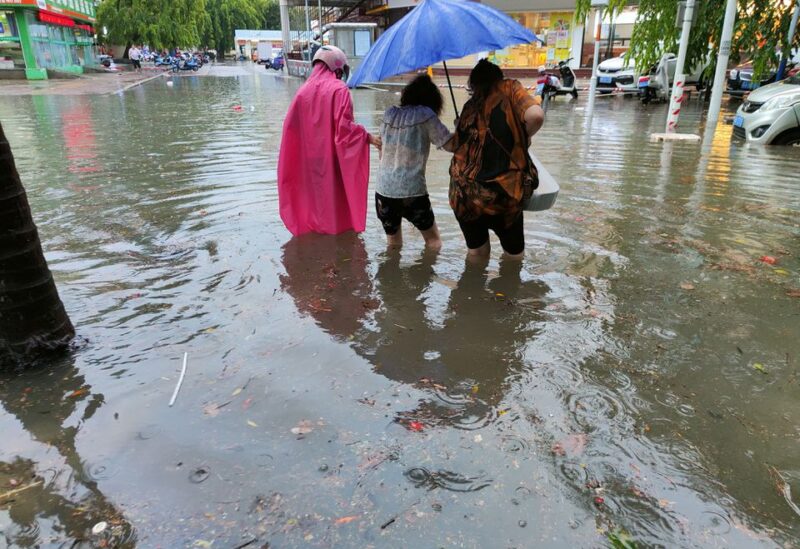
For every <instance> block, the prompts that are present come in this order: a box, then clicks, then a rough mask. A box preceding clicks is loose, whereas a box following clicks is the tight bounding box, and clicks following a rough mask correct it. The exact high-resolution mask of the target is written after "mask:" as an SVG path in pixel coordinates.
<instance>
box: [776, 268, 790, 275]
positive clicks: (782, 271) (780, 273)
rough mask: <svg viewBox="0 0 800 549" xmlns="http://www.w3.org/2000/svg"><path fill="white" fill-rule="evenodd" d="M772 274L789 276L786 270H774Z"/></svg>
mask: <svg viewBox="0 0 800 549" xmlns="http://www.w3.org/2000/svg"><path fill="white" fill-rule="evenodd" d="M773 272H774V273H775V274H779V275H781V276H787V275H788V274H789V271H787V270H786V269H775V270H774V271H773Z"/></svg>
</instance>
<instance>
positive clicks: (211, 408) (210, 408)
mask: <svg viewBox="0 0 800 549" xmlns="http://www.w3.org/2000/svg"><path fill="white" fill-rule="evenodd" d="M203 413H204V414H205V415H207V416H210V417H217V416H218V415H219V406H217V403H216V402H212V403H211V404H207V405H205V406H203Z"/></svg>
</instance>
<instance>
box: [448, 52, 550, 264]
mask: <svg viewBox="0 0 800 549" xmlns="http://www.w3.org/2000/svg"><path fill="white" fill-rule="evenodd" d="M468 85H469V89H470V92H471V93H472V98H471V99H470V100H469V101H467V103H466V104H465V105H464V109H463V111H462V113H461V117H460V118H459V119H458V125H457V127H456V135H455V138H454V143H453V148H454V154H453V161H452V162H451V164H450V206H451V207H452V208H453V212H454V213H455V215H456V219H457V220H458V224H459V225H460V226H461V232H462V233H464V239H465V240H466V242H467V248H469V255H470V256H473V257H487V256H488V255H489V252H490V247H489V230H492V231H493V232H494V233H495V234H496V235H497V236H498V238H499V239H500V245H501V246H502V247H503V250H504V251H505V253H506V257H510V258H513V259H521V258H522V255H523V252H524V250H525V236H524V232H523V225H522V211H523V206H524V204H525V201H526V200H528V199H529V198H530V196H531V194H532V193H533V190H534V189H535V188H536V187H537V186H538V184H539V178H538V174H537V173H536V168H535V167H534V166H533V163H532V162H531V160H530V158H529V155H528V146H529V145H530V138H531V137H532V136H533V134H535V133H536V132H537V131H539V128H541V127H542V124H543V123H544V111H543V110H542V108H541V107H540V106H539V103H540V101H539V100H538V99H534V98H533V97H531V96H530V95H529V94H528V92H527V91H526V90H525V88H524V87H523V86H522V84H520V83H519V82H518V81H517V80H505V79H504V77H503V71H502V70H500V67H498V66H497V65H494V64H492V63H490V62H489V61H487V60H486V59H482V60H481V61H479V62H478V64H477V65H476V66H475V68H474V69H472V73H471V74H470V76H469V83H468Z"/></svg>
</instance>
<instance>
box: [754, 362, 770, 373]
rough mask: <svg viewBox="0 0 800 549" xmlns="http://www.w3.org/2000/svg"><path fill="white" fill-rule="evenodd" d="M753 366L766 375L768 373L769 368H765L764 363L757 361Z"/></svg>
mask: <svg viewBox="0 0 800 549" xmlns="http://www.w3.org/2000/svg"><path fill="white" fill-rule="evenodd" d="M753 368H754V369H755V370H758V371H759V372H761V373H762V374H765V375H766V373H767V370H766V369H765V368H764V365H763V364H761V363H760V362H756V363H755V364H753Z"/></svg>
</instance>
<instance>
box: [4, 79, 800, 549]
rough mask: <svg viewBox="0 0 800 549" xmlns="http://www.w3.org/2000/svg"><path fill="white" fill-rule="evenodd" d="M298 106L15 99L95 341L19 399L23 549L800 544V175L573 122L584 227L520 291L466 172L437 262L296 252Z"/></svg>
mask: <svg viewBox="0 0 800 549" xmlns="http://www.w3.org/2000/svg"><path fill="white" fill-rule="evenodd" d="M226 70H228V69H226ZM229 70H231V71H236V70H238V69H236V67H232V68H231V69H229ZM242 70H243V72H248V71H249V69H248V70H244V69H242ZM236 74H238V72H237V73H236ZM298 86H299V82H297V81H295V80H293V79H289V78H283V77H280V76H279V75H276V74H272V73H270V72H267V71H264V72H263V73H262V72H260V71H256V72H254V73H253V72H252V71H251V74H238V76H234V75H232V76H220V77H218V78H202V77H192V76H189V77H184V78H180V79H176V81H175V82H174V84H173V85H172V86H168V85H167V83H166V79H157V80H154V81H152V82H149V83H146V84H144V85H142V86H138V87H135V88H133V89H131V90H129V91H127V92H125V93H123V94H114V95H104V96H75V97H63V96H25V97H2V99H0V119H2V121H3V125H4V128H5V131H6V133H7V135H8V137H9V139H10V141H11V145H12V147H13V150H14V152H15V155H16V160H17V165H18V168H19V171H20V173H21V175H22V178H23V181H24V183H25V185H26V187H27V189H28V193H29V196H30V200H31V205H32V208H33V211H34V215H35V218H36V220H37V222H38V225H39V230H40V233H41V236H42V241H43V243H44V247H45V251H46V254H47V257H48V260H49V262H50V266H51V268H52V269H53V271H54V273H55V276H56V280H57V283H58V285H59V289H60V292H61V295H62V298H63V300H64V302H65V305H66V308H67V310H68V311H69V312H70V314H71V316H72V319H73V321H74V323H75V325H76V326H77V327H78V332H79V334H80V336H81V338H82V339H83V340H85V341H84V343H83V345H82V346H81V347H80V348H79V349H78V350H76V351H75V352H74V353H73V354H72V355H71V356H70V357H68V358H64V359H63V360H61V361H59V362H57V363H50V364H45V365H42V367H41V368H40V369H37V370H32V371H29V372H27V373H24V374H21V375H10V374H3V375H2V376H1V377H0V406H2V412H0V432H2V434H3V436H2V440H3V442H2V445H0V546H3V545H4V544H5V545H7V546H10V547H38V546H55V547H100V546H114V547H134V546H140V547H159V546H160V547H192V546H193V547H228V548H232V547H244V546H247V547H266V546H271V547H301V546H302V547H330V546H347V547H385V546H388V547H416V546H418V547H428V546H441V547H453V546H463V547H533V546H548V547H603V546H611V545H612V544H615V543H616V544H617V545H616V546H625V545H624V544H625V543H632V542H635V543H636V544H638V545H639V546H663V547H678V546H680V547H792V546H795V544H796V541H797V539H798V536H799V535H800V522H798V521H799V520H800V517H798V513H799V512H800V509H798V507H797V505H798V504H800V495H798V494H799V493H800V466H799V465H798V464H800V451H799V450H798V448H800V446H799V445H798V437H800V429H799V428H798V425H800V417H798V416H799V415H800V409H799V408H798V406H797V402H798V397H800V388H798V384H799V383H800V382H799V381H798V379H797V365H798V360H799V359H800V357H798V354H799V352H800V338H798V337H797V333H798V328H797V327H798V325H800V324H799V323H798V321H799V320H800V299H798V295H800V292H799V291H798V288H800V274H799V273H800V239H799V238H798V237H799V236H800V223H798V219H799V218H798V213H799V212H800V189H798V187H797V178H796V168H797V165H798V161H800V151H798V150H797V149H785V148H768V149H765V148H754V147H748V146H745V145H743V144H741V143H736V142H733V143H732V142H731V138H730V133H731V132H730V127H729V126H723V125H721V126H720V127H719V128H718V129H717V131H716V133H715V134H714V135H713V138H709V139H708V140H707V141H706V142H705V143H704V144H703V145H697V144H686V143H667V144H651V143H649V141H648V138H647V137H648V135H649V133H651V132H660V131H662V128H663V124H664V116H665V106H663V105H661V106H657V105H653V106H650V107H647V108H645V107H642V106H641V105H639V104H638V103H637V102H636V101H635V100H632V99H630V98H624V97H614V98H608V99H603V100H601V101H598V105H597V108H596V110H595V116H594V120H593V122H592V125H590V124H589V123H588V122H587V120H586V117H585V106H586V105H585V97H582V98H581V99H580V100H579V101H578V102H577V103H571V102H569V101H567V100H564V99H563V98H559V99H558V100H557V101H556V102H555V103H554V104H552V106H551V108H550V110H549V113H548V119H547V122H546V125H545V127H544V129H543V130H542V132H541V133H540V134H539V135H538V136H537V137H536V138H535V140H534V146H535V150H536V153H537V155H538V156H539V157H540V158H541V159H542V161H543V162H544V163H545V165H546V166H547V167H548V168H549V169H550V170H551V171H552V173H553V174H554V175H555V176H556V178H557V179H558V180H559V181H560V183H561V185H562V192H561V196H560V197H559V199H558V202H557V204H556V206H555V208H554V209H553V210H550V211H548V212H543V213H538V214H526V216H527V217H526V224H525V230H526V241H527V251H526V259H525V261H524V262H523V263H522V264H519V263H516V264H515V263H506V262H501V261H498V259H497V255H498V253H497V243H496V241H493V245H494V247H495V253H494V257H493V259H492V260H491V261H490V262H489V264H488V265H485V266H483V265H472V264H467V263H466V262H465V260H464V256H465V248H464V245H463V241H462V238H461V235H460V232H459V229H458V225H457V224H456V223H455V221H454V219H453V217H452V213H451V212H450V209H449V207H448V205H447V184H448V180H447V167H448V157H447V155H446V153H443V152H440V151H434V152H432V154H431V162H430V164H429V169H428V173H429V189H430V192H431V199H432V202H433V204H434V209H435V212H436V215H437V219H438V223H439V226H440V228H441V230H442V234H443V239H444V242H445V246H444V249H443V251H442V253H441V254H439V256H438V257H431V256H429V255H426V254H425V253H424V252H423V249H422V243H421V239H420V238H417V237H416V235H413V233H412V232H411V231H409V227H408V226H406V227H405V230H406V232H407V238H406V247H405V248H404V250H403V251H402V253H401V254H397V253H393V252H387V251H386V249H385V239H384V236H383V234H382V230H381V227H380V224H379V223H378V222H377V220H376V219H375V217H374V214H373V213H372V212H371V211H370V214H369V221H368V226H367V230H366V232H365V233H364V234H363V235H360V236H355V235H352V234H346V235H341V236H338V237H318V236H307V237H303V238H299V239H290V235H289V234H288V233H287V231H286V230H285V229H284V228H283V226H282V224H281V222H280V219H279V217H278V209H277V193H276V182H275V177H276V162H277V147H278V141H279V137H280V127H281V120H282V117H283V114H284V113H285V111H286V108H287V105H288V102H289V101H290V98H291V96H292V94H293V92H294V91H295V90H296V88H297V87H298ZM395 92H396V90H394V89H393V90H390V91H387V92H380V91H374V90H358V91H355V92H354V102H355V107H356V117H357V119H358V120H359V121H360V122H362V123H364V124H365V125H367V126H368V127H369V128H371V129H375V128H376V127H377V124H378V120H379V118H380V114H381V113H382V111H383V109H384V108H385V107H387V106H388V105H390V104H392V103H393V102H395V101H397V99H398V96H397V95H396V93H395ZM457 97H458V98H459V100H460V101H462V102H463V100H464V99H465V97H466V96H465V94H464V92H463V91H461V90H459V91H458V92H457ZM238 107H241V108H238ZM448 109H451V107H449V106H448ZM452 118H453V113H452V110H449V111H448V112H446V113H445V114H444V115H443V119H444V120H446V121H449V120H452ZM682 124H683V125H684V128H685V131H695V130H698V124H699V113H698V105H697V104H696V102H694V101H693V102H690V104H689V105H688V106H687V107H684V113H683V115H682ZM375 160H376V158H375V156H374V155H373V174H374V171H375ZM373 181H374V177H373ZM773 260H774V261H773ZM184 353H188V356H189V360H188V368H187V374H186V378H185V382H184V383H183V386H182V388H181V391H180V393H179V396H178V399H177V402H176V404H175V406H174V407H172V408H170V407H168V405H167V403H168V401H169V399H170V396H171V394H172V391H173V389H174V387H175V384H176V381H177V377H178V374H179V372H180V367H181V360H182V357H183V354H184ZM792 498H795V499H792ZM99 523H105V524H99ZM93 528H95V529H96V530H97V531H99V533H97V534H93V533H92V529H93ZM267 544H268V545H267Z"/></svg>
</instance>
